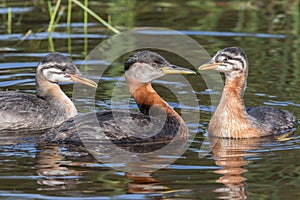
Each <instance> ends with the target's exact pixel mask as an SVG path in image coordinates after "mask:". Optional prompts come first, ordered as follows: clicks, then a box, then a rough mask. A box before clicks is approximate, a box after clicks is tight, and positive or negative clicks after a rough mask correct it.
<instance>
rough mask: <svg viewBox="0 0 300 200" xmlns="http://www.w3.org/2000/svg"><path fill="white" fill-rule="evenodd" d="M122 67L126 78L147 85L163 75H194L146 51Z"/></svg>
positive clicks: (131, 58) (140, 52)
mask: <svg viewBox="0 0 300 200" xmlns="http://www.w3.org/2000/svg"><path fill="white" fill-rule="evenodd" d="M124 66H125V75H126V77H130V78H131V79H133V80H135V81H137V82H141V83H149V82H151V81H152V80H154V79H157V78H159V77H161V76H163V75H165V74H195V72H194V71H192V70H189V69H185V68H182V67H178V66H175V65H172V64H170V63H169V62H168V61H167V60H166V59H165V58H163V57H162V56H161V55H159V54H157V53H154V52H152V51H148V50H145V51H139V52H137V53H135V54H133V55H132V56H130V57H129V58H128V59H127V60H126V61H125V63H124Z"/></svg>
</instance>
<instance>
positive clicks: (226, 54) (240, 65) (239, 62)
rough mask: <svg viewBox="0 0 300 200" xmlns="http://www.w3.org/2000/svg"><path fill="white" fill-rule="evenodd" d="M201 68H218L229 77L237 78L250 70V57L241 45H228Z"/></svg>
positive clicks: (200, 68)
mask: <svg viewBox="0 0 300 200" xmlns="http://www.w3.org/2000/svg"><path fill="white" fill-rule="evenodd" d="M199 70H217V71H219V72H223V73H225V75H226V77H228V78H236V77H240V76H241V75H244V76H245V74H247V72H248V59H247V55H246V53H245V51H244V50H243V49H242V48H240V47H227V48H225V49H223V50H220V51H218V52H217V53H216V54H215V55H214V57H213V58H212V59H211V60H210V61H209V62H207V63H205V64H203V65H201V66H200V67H199Z"/></svg>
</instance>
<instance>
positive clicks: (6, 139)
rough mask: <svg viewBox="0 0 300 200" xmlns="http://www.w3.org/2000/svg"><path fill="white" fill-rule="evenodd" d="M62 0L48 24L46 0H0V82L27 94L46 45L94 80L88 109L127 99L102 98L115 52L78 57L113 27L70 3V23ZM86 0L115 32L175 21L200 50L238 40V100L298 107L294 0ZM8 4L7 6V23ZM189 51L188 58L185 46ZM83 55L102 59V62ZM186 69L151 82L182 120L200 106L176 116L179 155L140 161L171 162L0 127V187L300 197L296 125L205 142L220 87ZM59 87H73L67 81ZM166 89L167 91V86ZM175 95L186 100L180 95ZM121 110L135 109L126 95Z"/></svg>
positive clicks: (110, 194)
mask: <svg viewBox="0 0 300 200" xmlns="http://www.w3.org/2000/svg"><path fill="white" fill-rule="evenodd" d="M53 2H54V1H53ZM63 6H64V8H65V9H63V8H62V9H61V10H60V16H61V18H60V20H59V21H58V22H57V25H56V26H55V29H54V32H52V33H51V34H49V33H48V32H47V27H48V23H49V14H48V7H47V2H46V1H8V0H6V1H3V2H2V5H1V7H0V16H1V18H2V21H1V23H0V26H1V29H0V61H1V62H0V90H1V91H7V90H13V91H20V92H28V93H35V82H34V78H35V68H36V66H37V63H38V61H39V60H40V58H41V57H42V56H45V55H47V54H48V53H49V52H51V51H57V52H61V53H63V54H65V55H67V56H70V57H71V58H72V59H73V60H74V62H75V63H76V64H77V65H78V66H82V67H81V68H80V70H81V71H83V72H85V73H87V74H89V75H90V77H91V78H93V79H100V82H99V87H98V89H97V91H96V97H95V109H96V110H105V109H110V107H111V105H112V106H113V107H115V108H124V106H126V99H125V100H122V98H120V99H118V101H117V102H113V103H112V101H111V96H112V93H113V91H114V88H115V86H116V85H117V84H120V85H123V86H126V84H125V82H124V79H123V78H122V77H123V75H124V71H123V66H122V65H123V62H124V59H125V56H120V58H118V59H116V60H115V61H114V62H113V64H112V65H110V66H109V67H108V68H107V69H106V70H105V71H104V73H103V74H102V75H99V74H97V73H96V74H94V73H92V72H90V71H88V70H87V69H86V68H85V67H84V66H83V65H81V64H82V63H84V62H86V61H84V60H85V55H87V54H88V53H89V52H90V51H91V50H92V49H93V48H94V47H96V46H97V45H98V44H99V43H101V42H102V41H105V40H106V39H107V38H110V37H111V36H112V35H114V33H113V32H112V31H110V30H108V29H107V28H105V27H104V26H103V25H102V24H100V23H99V22H97V21H96V20H95V19H94V18H93V17H92V16H89V17H88V23H86V26H85V24H84V23H83V16H84V13H83V11H82V10H81V9H80V8H79V7H78V6H76V5H75V4H73V7H72V19H71V24H70V27H69V26H68V24H67V20H66V19H67V13H66V12H67V1H63ZM89 6H90V8H91V9H93V10H94V11H95V12H96V13H97V14H99V15H100V16H101V17H103V18H104V19H109V20H110V21H111V23H112V24H113V25H114V26H115V27H117V28H118V29H119V30H121V31H125V30H130V29H131V28H136V27H161V28H168V29H170V30H171V29H172V30H176V31H179V32H180V33H183V34H185V35H187V36H189V37H191V38H193V39H194V40H196V41H197V42H198V43H199V44H201V45H202V47H203V48H204V49H206V51H207V52H208V54H209V55H213V54H214V53H215V52H217V51H218V50H220V49H222V48H224V47H228V46H240V47H242V48H244V50H245V51H246V53H247V55H248V58H249V63H250V69H249V77H248V87H247V91H246V94H245V103H246V104H247V105H250V106H254V105H268V106H274V107H277V108H283V109H286V110H289V111H290V112H292V113H294V114H295V116H297V117H299V116H300V108H299V105H300V104H299V103H300V101H299V85H300V83H299V81H300V59H299V55H300V38H299V30H300V28H299V26H300V23H299V1H298V0H295V1H291V2H289V3H286V2H285V1H263V2H262V1H256V0H252V1H243V2H242V3H241V2H240V1H235V0H232V1H217V0H215V1H209V0H207V1H193V0H189V1H129V0H124V1H120V0H114V1H102V0H101V1H89ZM8 7H10V8H11V14H12V23H11V29H10V28H9V26H8V21H9V14H8V13H9V9H8ZM28 31H30V34H29V35H28V36H27V35H26V33H28ZM138 34H148V35H150V36H151V37H154V38H155V37H157V38H160V37H163V35H167V36H169V37H171V35H172V34H174V32H172V31H171V32H170V31H162V30H157V29H156V30H151V31H144V32H139V33H138ZM167 42H169V43H172V44H171V45H174V48H176V49H177V48H178V49H180V48H182V46H180V45H176V44H177V42H178V41H172V40H169V41H167ZM121 45H122V44H120V48H121ZM162 45H164V44H162ZM115 48H118V47H115ZM157 51H158V52H160V53H161V54H162V55H163V56H164V57H165V58H167V59H168V60H169V61H170V62H171V63H174V64H177V65H181V66H185V67H187V68H189V69H193V70H195V68H194V67H193V66H192V65H191V64H190V63H188V62H187V61H186V60H185V59H183V58H179V57H177V56H176V55H174V54H173V53H172V52H167V51H160V50H157ZM185 52H189V50H185ZM190 52H191V55H192V56H193V55H194V54H193V53H192V52H193V49H191V50H190ZM195 55H197V54H195ZM199 59H200V60H201V59H202V60H205V59H208V58H203V57H201V58H200V57H199ZM89 62H91V63H88V64H89V65H95V66H99V67H101V66H104V65H105V63H106V62H107V61H106V60H94V61H93V60H92V61H89ZM209 73H210V72H208V73H206V75H205V76H209ZM185 79H186V80H187V81H188V82H186V83H184V82H181V81H179V80H177V79H174V77H173V78H172V76H171V75H170V78H162V79H159V80H156V81H155V82H154V88H155V89H156V90H157V91H158V93H159V94H160V95H161V96H162V97H163V98H164V99H165V100H166V101H167V102H168V103H169V104H170V105H171V106H172V107H174V108H175V110H176V111H178V112H180V113H181V114H182V115H186V116H192V117H191V119H193V117H194V118H195V117H197V119H199V117H198V114H199V113H200V119H199V120H196V123H195V121H193V120H187V121H186V123H187V125H188V127H189V131H190V135H191V136H190V140H189V142H190V143H191V144H190V146H189V147H188V149H187V150H186V151H185V152H184V153H183V154H182V155H178V156H175V157H171V156H170V155H169V154H168V152H166V154H165V155H160V156H158V157H155V158H152V159H153V160H155V162H153V163H147V164H149V166H150V167H151V168H160V166H157V163H160V164H161V163H164V162H165V161H166V160H168V159H173V160H174V162H171V164H170V165H168V166H164V167H163V168H161V169H159V170H156V171H139V170H137V171H131V172H123V171H122V170H118V169H115V168H118V167H120V166H122V167H124V166H125V167H132V168H134V167H135V165H136V163H134V162H132V163H131V162H129V161H128V160H124V161H119V162H118V163H112V164H111V165H110V166H108V165H106V164H104V163H102V162H100V161H98V160H96V159H95V158H94V157H93V156H91V155H90V154H89V153H88V152H86V151H84V149H81V148H78V147H76V146H75V147H74V146H73V147H69V146H58V145H57V146H56V145H39V144H38V143H37V138H38V137H39V136H40V135H41V133H25V134H24V133H19V134H18V133H14V134H12V133H6V134H2V135H1V137H0V179H1V181H0V196H1V197H2V198H4V199H22V198H25V199H63V198H65V199H76V198H80V199H110V198H113V199H247V198H250V199H299V196H300V193H299V191H300V179H299V177H300V176H299V174H300V168H299V164H300V158H299V153H300V150H299V148H300V138H299V131H298V130H296V132H295V133H294V134H291V135H287V136H284V137H280V138H264V139H253V140H226V139H219V140H217V141H215V140H213V141H212V140H210V141H207V140H206V128H207V124H208V122H209V120H210V117H211V114H212V111H213V108H214V105H215V104H214V102H213V103H212V101H211V98H210V97H211V95H214V96H216V97H219V96H220V94H221V89H222V88H207V85H206V83H207V82H205V81H204V80H203V78H201V75H200V74H199V73H198V74H196V75H188V76H185ZM61 87H62V89H63V90H64V91H65V93H66V94H67V95H68V96H69V97H72V92H73V85H71V84H62V86H61ZM191 87H192V91H193V95H195V96H196V97H197V98H196V99H192V100H191V98H190V97H189V96H188V95H184V94H188V91H190V90H191ZM124 88H126V87H124ZM170 88H175V89H174V91H173V90H172V91H170ZM124 91H126V90H124ZM178 96H181V97H182V99H183V100H184V101H183V102H186V103H182V102H181V101H179V100H178V98H177V97H178ZM74 101H75V102H77V103H78V102H83V103H84V106H81V107H80V108H79V112H80V113H84V112H87V111H89V109H90V106H93V101H91V100H90V99H89V98H86V99H85V98H83V99H74ZM191 101H192V103H189V102H191ZM130 109H137V106H136V105H135V103H134V101H133V100H132V99H130ZM193 136H195V137H193ZM203 141H205V142H203ZM210 144H214V147H213V149H211V151H209V152H207V151H206V150H205V149H203V148H201V146H202V145H205V146H209V145H210ZM139 156H141V155H139ZM142 156H143V155H142ZM151 165H152V166H151Z"/></svg>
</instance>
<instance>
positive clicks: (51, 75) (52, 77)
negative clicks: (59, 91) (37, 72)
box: [43, 68, 73, 82]
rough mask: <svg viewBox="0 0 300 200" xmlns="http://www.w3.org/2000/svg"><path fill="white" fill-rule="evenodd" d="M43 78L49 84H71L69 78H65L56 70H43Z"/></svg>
mask: <svg viewBox="0 0 300 200" xmlns="http://www.w3.org/2000/svg"><path fill="white" fill-rule="evenodd" d="M43 76H44V77H45V78H46V79H47V80H49V81H51V82H73V81H72V80H71V78H70V77H65V74H62V71H61V70H59V69H56V68H49V69H44V70H43Z"/></svg>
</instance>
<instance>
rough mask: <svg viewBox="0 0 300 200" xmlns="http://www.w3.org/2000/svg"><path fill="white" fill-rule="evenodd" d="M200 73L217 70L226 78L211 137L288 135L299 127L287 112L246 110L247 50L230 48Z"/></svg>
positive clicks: (258, 108)
mask: <svg viewBox="0 0 300 200" xmlns="http://www.w3.org/2000/svg"><path fill="white" fill-rule="evenodd" d="M199 70H217V71H219V72H223V73H224V74H225V79H226V80H225V86H224V90H223V94H222V97H221V100H220V103H219V105H218V106H217V108H216V110H215V113H214V114H213V117H212V118H211V120H210V122H209V125H208V133H209V135H212V136H216V137H222V138H254V137H262V136H268V135H276V134H281V133H285V132H288V131H291V130H292V129H293V128H294V127H295V124H296V118H295V117H294V115H293V114H291V113H290V112H288V111H286V110H280V109H277V108H273V107H266V106H259V107H253V108H245V105H244V101H243V96H244V92H245V89H246V84H247V76H248V59H247V56H246V53H245V52H244V50H243V49H241V48H239V47H228V48H225V49H223V50H221V51H218V52H217V53H216V55H215V56H214V57H213V58H212V59H211V60H210V61H209V62H208V63H206V64H204V65H202V66H200V67H199Z"/></svg>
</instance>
